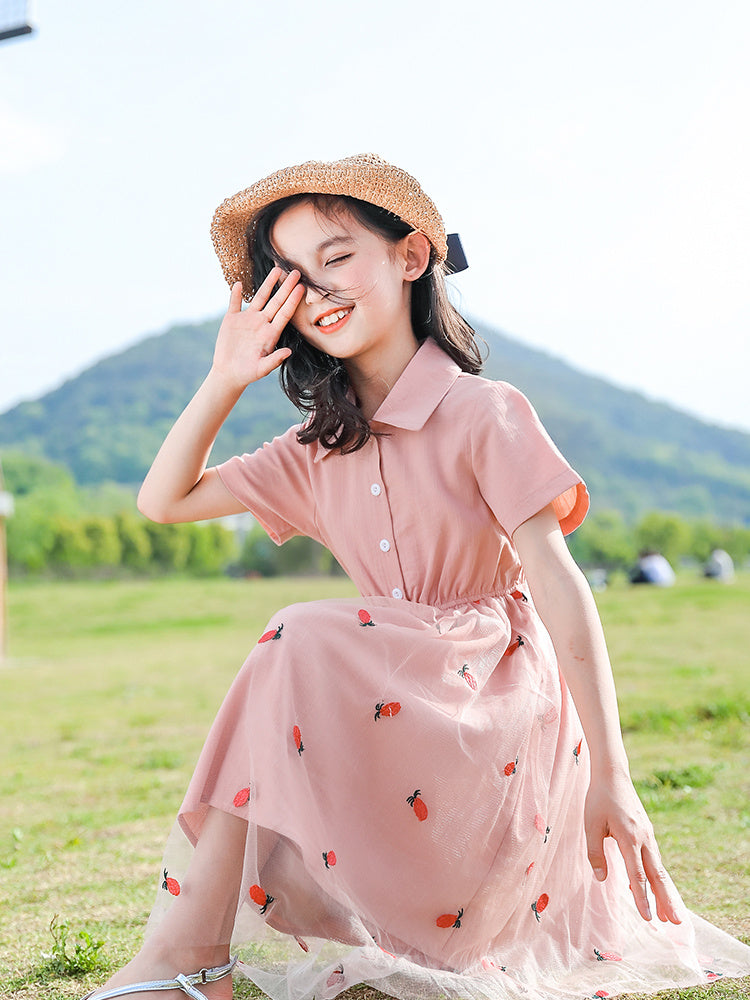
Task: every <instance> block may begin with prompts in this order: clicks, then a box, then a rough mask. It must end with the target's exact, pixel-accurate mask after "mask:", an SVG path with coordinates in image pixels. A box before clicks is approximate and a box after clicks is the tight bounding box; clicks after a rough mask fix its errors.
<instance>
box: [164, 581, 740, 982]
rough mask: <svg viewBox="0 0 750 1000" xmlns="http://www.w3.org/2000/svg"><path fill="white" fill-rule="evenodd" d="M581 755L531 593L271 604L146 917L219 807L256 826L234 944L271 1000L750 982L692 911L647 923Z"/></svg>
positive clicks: (727, 944)
mask: <svg viewBox="0 0 750 1000" xmlns="http://www.w3.org/2000/svg"><path fill="white" fill-rule="evenodd" d="M588 783H589V761H588V753H587V747H586V742H585V739H584V737H583V731H582V728H581V724H580V721H579V719H578V716H577V714H576V711H575V708H574V706H573V703H572V700H571V698H570V695H569V693H568V691H567V688H566V686H565V683H564V681H563V679H562V677H561V675H560V672H559V669H558V667H557V664H556V659H555V656H554V651H553V649H552V645H551V642H550V639H549V636H548V635H547V633H546V631H545V630H544V628H543V626H542V625H541V622H540V620H539V619H538V617H537V615H536V612H535V610H534V608H533V606H532V604H531V602H530V601H529V600H527V598H526V596H525V595H524V594H523V593H522V592H521V591H520V590H518V589H514V590H512V591H510V592H508V593H505V594H495V595H482V596H479V597H476V598H474V599H473V600H467V601H464V602H460V603H457V604H455V605H453V606H449V607H440V608H437V607H432V606H427V605H420V604H415V603H411V602H408V601H398V600H395V599H390V598H359V599H355V600H326V601H319V602H313V603H310V604H302V605H294V606H291V607H288V608H285V609H284V610H282V611H280V612H279V614H278V615H277V616H275V617H274V618H273V619H272V621H271V622H269V624H268V627H267V629H266V630H265V631H264V633H263V635H262V636H261V637H260V638H259V641H258V642H257V644H256V646H255V647H254V649H253V651H252V653H251V654H250V656H249V657H248V659H247V661H246V662H245V664H244V665H243V667H242V669H241V670H240V672H239V674H238V676H237V678H236V679H235V681H234V683H233V685H232V687H231V689H230V691H229V693H228V694H227V697H226V699H225V701H224V704H223V705H222V708H221V709H220V711H219V714H218V716H217V718H216V721H215V723H214V725H213V727H212V729H211V731H210V734H209V736H208V739H207V741H206V745H205V747H204V749H203V752H202V754H201V756H200V759H199V761H198V764H197V767H196V770H195V774H194V776H193V778H192V781H191V783H190V786H189V788H188V791H187V794H186V797H185V801H184V803H183V806H182V808H181V810H180V814H179V822H178V824H177V826H176V828H175V830H174V831H173V834H172V836H171V837H170V840H169V843H168V845H167V851H166V855H165V859H164V864H163V869H164V871H163V873H162V877H161V878H160V886H161V888H160V892H159V896H158V899H157V905H156V906H155V909H154V913H153V914H152V920H151V924H152V926H153V925H154V924H156V923H157V922H158V920H159V919H160V917H161V915H162V914H163V912H164V908H165V907H166V906H168V905H169V901H170V900H171V899H172V897H173V896H174V895H176V894H177V893H178V892H179V886H180V880H181V879H182V877H183V876H184V872H185V871H186V870H187V866H188V864H189V859H190V853H191V850H192V845H194V844H195V843H196V842H197V840H198V839H199V837H200V834H201V827H202V823H203V820H204V818H205V816H206V813H207V810H208V809H209V808H211V807H212V808H214V809H219V810H222V811H224V812H226V813H228V814H230V815H234V816H238V817H240V818H242V819H244V820H246V822H247V836H246V842H245V851H244V861H243V862H242V875H241V889H240V903H239V908H238V913H237V919H236V923H235V934H234V947H233V950H234V951H236V952H237V954H239V956H240V962H239V964H238V966H237V968H238V969H239V971H240V973H243V974H244V975H246V976H248V977H249V978H250V979H251V980H252V981H253V982H254V983H256V984H257V985H258V986H259V987H260V988H261V989H262V990H263V991H264V992H265V993H266V994H267V995H268V996H269V997H271V998H273V1000H306V998H312V997H318V998H321V1000H326V998H329V997H334V996H336V995H337V994H338V993H340V992H342V991H343V990H346V989H348V988H349V987H351V986H353V985H355V984H357V983H368V984H370V985H371V986H373V987H375V988H377V989H378V990H381V991H382V992H383V993H387V994H389V995H392V996H396V997H403V998H404V1000H407V998H409V1000H410V998H417V997H418V998H420V1000H425V998H430V997H435V998H439V997H461V998H489V1000H505V998H515V997H534V998H535V1000H579V998H588V997H607V996H616V995H617V994H618V993H623V992H629V991H632V992H638V991H641V992H648V991H652V992H655V991H657V990H660V989H666V988H668V987H674V986H685V985H692V984H701V983H703V984H705V983H708V982H711V981H713V980H715V979H716V978H719V977H721V976H740V975H746V974H750V948H748V947H746V946H745V945H743V944H741V943H740V942H739V941H736V940H734V939H733V938H731V937H729V936H728V935H726V934H724V933H723V932H722V931H720V930H718V929H717V928H715V927H713V926H712V925H710V924H708V923H707V922H705V921H703V920H701V919H700V918H699V917H697V916H695V915H693V914H690V913H689V912H688V911H685V919H684V920H683V922H682V924H680V925H672V924H662V923H661V922H659V921H658V920H656V919H654V920H653V921H651V922H646V921H644V920H643V919H642V918H641V917H640V916H639V914H638V912H637V910H636V908H635V904H634V902H633V899H632V895H631V893H630V890H629V886H628V878H627V874H626V872H625V868H624V864H623V862H622V859H621V858H620V856H619V853H618V851H617V848H616V845H614V843H613V842H612V841H606V849H607V859H608V865H609V876H608V878H607V880H606V881H605V882H604V883H599V882H597V881H596V879H595V878H594V876H593V872H592V870H591V867H590V865H589V862H588V859H587V853H586V843H585V836H584V827H583V809H584V801H585V796H586V792H587V788H588Z"/></svg>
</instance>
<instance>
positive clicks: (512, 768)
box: [504, 757, 518, 778]
mask: <svg viewBox="0 0 750 1000" xmlns="http://www.w3.org/2000/svg"><path fill="white" fill-rule="evenodd" d="M517 767H518V757H516V759H515V760H511V761H510V762H509V763H507V764H506V765H505V768H504V771H505V776H506V778H509V777H510V776H511V774H515V773H516V768H517Z"/></svg>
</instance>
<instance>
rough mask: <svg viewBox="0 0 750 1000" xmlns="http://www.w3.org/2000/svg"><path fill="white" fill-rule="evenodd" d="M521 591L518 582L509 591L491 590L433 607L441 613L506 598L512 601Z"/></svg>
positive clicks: (437, 602)
mask: <svg viewBox="0 0 750 1000" xmlns="http://www.w3.org/2000/svg"><path fill="white" fill-rule="evenodd" d="M520 589H521V582H520V580H517V581H516V582H515V583H513V584H512V585H511V586H510V587H509V588H508V589H507V590H489V591H483V592H482V593H481V594H469V595H466V596H462V597H457V598H456V599H455V600H453V601H435V602H434V603H433V607H436V608H440V610H441V611H454V610H455V609H456V608H467V607H471V605H472V604H485V603H486V602H487V601H502V600H504V599H506V598H510V599H512V596H511V595H512V594H513V593H514V592H515V591H518V590H520Z"/></svg>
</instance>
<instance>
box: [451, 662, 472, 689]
mask: <svg viewBox="0 0 750 1000" xmlns="http://www.w3.org/2000/svg"><path fill="white" fill-rule="evenodd" d="M456 673H457V674H458V676H459V677H463V679H464V680H465V681H466V683H467V684H468V685H469V687H470V688H471V690H472V691H476V689H477V679H476V677H475V676H474V674H470V673H469V664H468V663H464V665H463V666H462V667H461V669H460V670H457V671H456Z"/></svg>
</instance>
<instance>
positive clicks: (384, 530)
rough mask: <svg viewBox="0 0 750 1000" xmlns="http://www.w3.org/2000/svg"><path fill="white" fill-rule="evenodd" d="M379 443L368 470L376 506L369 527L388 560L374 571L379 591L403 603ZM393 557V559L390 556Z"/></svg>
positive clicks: (370, 488)
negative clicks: (387, 555) (373, 531)
mask: <svg viewBox="0 0 750 1000" xmlns="http://www.w3.org/2000/svg"><path fill="white" fill-rule="evenodd" d="M381 447H382V444H381V442H379V441H376V442H375V449H374V454H373V458H374V459H375V462H374V463H373V466H372V467H371V469H370V477H369V490H370V495H371V496H372V497H373V498H374V499H377V501H378V502H377V504H373V507H372V508H371V509H372V511H373V514H374V517H373V519H372V522H371V527H372V528H374V530H375V532H377V534H376V535H375V538H376V539H377V540H378V548H379V549H380V551H381V552H382V553H383V554H384V555H385V554H389V558H388V561H387V562H386V561H384V562H383V564H382V566H383V568H382V570H379V571H378V572H377V577H378V581H379V588H378V589H380V587H383V590H381V591H380V592H381V593H384V594H388V593H390V596H391V597H392V598H393V599H394V600H403V598H404V590H403V578H402V575H401V564H400V560H399V558H398V552H397V551H396V548H395V544H396V543H395V540H394V537H393V516H392V512H391V508H390V503H389V502H388V491H387V489H386V483H385V481H384V478H383V473H382V468H381V458H382V452H381ZM394 556H395V560H394V559H393V557H394Z"/></svg>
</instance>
